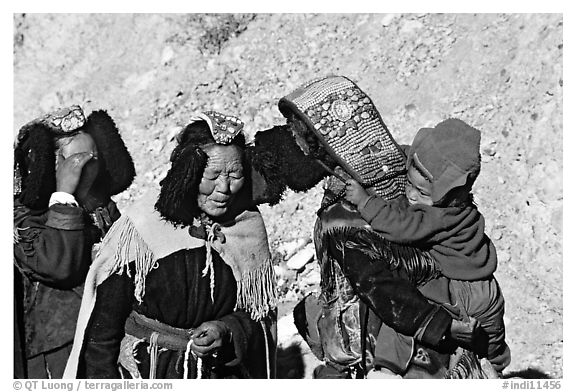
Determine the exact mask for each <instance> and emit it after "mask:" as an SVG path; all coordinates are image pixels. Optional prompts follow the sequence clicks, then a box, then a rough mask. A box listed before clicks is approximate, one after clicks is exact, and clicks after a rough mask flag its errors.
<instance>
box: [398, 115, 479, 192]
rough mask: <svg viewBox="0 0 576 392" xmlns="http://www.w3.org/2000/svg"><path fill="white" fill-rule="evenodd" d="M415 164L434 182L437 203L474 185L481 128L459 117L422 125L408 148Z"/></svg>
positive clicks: (433, 187)
mask: <svg viewBox="0 0 576 392" xmlns="http://www.w3.org/2000/svg"><path fill="white" fill-rule="evenodd" d="M411 164H414V165H415V166H417V168H418V169H419V170H420V172H422V173H423V174H425V177H427V179H428V180H429V181H430V182H431V184H432V195H431V197H432V201H433V202H434V203H437V202H439V201H441V200H442V198H444V196H445V195H446V194H447V193H448V192H449V191H450V190H452V189H454V188H457V187H461V186H468V187H470V189H472V185H473V184H474V181H475V180H476V178H477V177H478V174H479V173H480V131H479V130H477V129H476V128H473V127H471V126H470V125H468V124H466V123H465V122H464V121H462V120H458V119H455V118H449V119H447V120H444V121H442V122H440V123H438V124H437V125H436V126H435V127H434V128H422V129H420V130H419V131H418V133H417V134H416V137H415V138H414V142H413V143H412V146H411V147H410V149H409V151H408V162H407V166H408V167H410V165H411Z"/></svg>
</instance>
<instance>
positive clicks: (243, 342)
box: [219, 311, 276, 378]
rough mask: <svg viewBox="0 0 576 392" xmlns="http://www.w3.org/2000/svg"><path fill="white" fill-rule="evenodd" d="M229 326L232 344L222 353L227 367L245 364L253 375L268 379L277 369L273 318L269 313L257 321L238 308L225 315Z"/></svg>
mask: <svg viewBox="0 0 576 392" xmlns="http://www.w3.org/2000/svg"><path fill="white" fill-rule="evenodd" d="M220 320H221V321H223V322H224V323H226V325H227V326H228V328H229V329H230V337H231V339H230V344H229V345H228V346H227V347H224V348H223V350H222V351H221V352H220V353H219V357H220V360H221V361H223V362H224V363H225V364H226V366H236V365H238V364H240V363H244V365H245V366H246V367H247V369H248V371H249V372H250V376H251V378H267V377H272V376H273V374H272V373H270V374H267V372H274V369H275V362H274V361H275V346H276V343H275V342H276V337H275V336H274V333H273V327H272V325H275V323H274V321H273V319H272V318H271V317H270V316H268V317H266V318H264V319H263V320H262V321H260V322H258V321H254V320H252V319H251V318H250V315H249V314H248V313H246V312H244V311H236V312H233V313H231V314H228V315H226V316H224V317H222V318H220Z"/></svg>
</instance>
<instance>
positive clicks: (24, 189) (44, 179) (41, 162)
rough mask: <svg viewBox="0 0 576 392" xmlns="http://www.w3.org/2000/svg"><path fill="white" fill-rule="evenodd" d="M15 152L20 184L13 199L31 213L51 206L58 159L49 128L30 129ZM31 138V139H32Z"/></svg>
mask: <svg viewBox="0 0 576 392" xmlns="http://www.w3.org/2000/svg"><path fill="white" fill-rule="evenodd" d="M20 133H21V134H23V135H24V134H25V135H26V137H23V138H22V139H20V140H19V142H18V144H17V145H16V147H15V148H14V165H15V175H16V177H19V178H18V179H15V181H19V182H20V189H19V193H18V194H15V195H14V196H16V197H18V200H19V201H20V202H21V203H22V204H24V205H25V206H27V207H28V208H32V209H42V208H46V207H47V206H48V201H49V199H50V195H51V194H52V193H53V192H54V191H55V190H56V155H55V145H54V138H53V136H52V133H51V130H50V128H48V127H47V126H45V125H43V124H39V123H37V124H32V125H29V129H28V128H27V129H26V132H22V131H21V132H20ZM30 135H32V136H30Z"/></svg>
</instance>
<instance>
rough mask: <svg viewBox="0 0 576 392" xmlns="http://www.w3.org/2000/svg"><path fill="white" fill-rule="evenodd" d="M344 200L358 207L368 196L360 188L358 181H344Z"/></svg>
mask: <svg viewBox="0 0 576 392" xmlns="http://www.w3.org/2000/svg"><path fill="white" fill-rule="evenodd" d="M345 197H346V200H348V201H349V202H350V203H352V204H354V205H355V206H358V205H359V204H361V203H362V202H364V201H365V200H366V199H367V198H368V197H370V195H369V194H368V192H366V191H365V190H364V188H362V186H361V185H360V184H359V183H358V181H356V180H353V179H349V180H348V181H346V195H345Z"/></svg>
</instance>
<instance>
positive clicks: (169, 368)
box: [78, 247, 273, 378]
mask: <svg viewBox="0 0 576 392" xmlns="http://www.w3.org/2000/svg"><path fill="white" fill-rule="evenodd" d="M212 257H213V263H214V273H215V275H214V281H215V287H214V302H212V300H211V297H210V277H209V275H207V276H206V277H202V270H203V268H204V267H205V259H206V249H205V248H204V247H200V248H196V249H191V250H180V251H177V252H175V253H173V254H171V255H169V256H167V257H165V258H163V259H160V260H158V268H156V269H153V270H152V271H151V272H150V273H149V274H148V275H147V277H146V293H145V295H144V297H143V299H142V303H141V304H140V303H138V301H137V300H136V299H135V297H134V283H133V281H132V279H131V278H130V277H128V276H127V274H122V275H118V274H114V275H112V276H110V277H109V278H108V279H106V280H105V281H104V282H103V283H102V284H100V285H99V286H98V289H97V297H96V304H95V308H94V311H93V312H92V316H91V318H90V321H89V323H88V326H87V329H86V333H85V343H84V348H83V350H82V352H81V355H80V361H79V368H78V377H79V378H120V372H119V368H118V364H117V360H118V355H119V351H120V343H121V340H122V338H123V337H124V323H125V321H126V318H127V317H128V315H129V313H130V312H131V311H133V310H134V311H136V312H138V313H140V314H142V315H144V316H146V317H148V318H150V319H154V320H157V321H160V322H162V323H164V324H168V325H170V326H172V327H176V328H182V329H190V328H196V327H198V326H199V325H200V324H202V323H203V322H205V321H210V320H221V321H223V322H224V323H226V325H227V326H228V328H230V331H231V336H232V338H231V341H229V342H227V344H225V346H224V347H222V348H221V349H220V351H219V353H218V356H217V357H216V358H215V359H212V358H210V359H205V360H204V365H205V366H204V369H205V370H204V371H206V369H207V368H210V367H211V368H212V369H211V370H209V374H210V377H211V378H265V377H266V363H265V359H266V353H265V351H264V350H265V340H264V339H265V338H264V335H263V329H262V327H261V325H260V323H258V322H256V321H253V320H252V319H251V318H250V315H249V314H248V313H246V312H244V311H235V310H234V307H235V305H236V281H235V279H234V275H233V274H232V270H231V268H230V267H229V266H228V265H226V264H225V263H224V262H223V261H222V259H221V258H220V256H219V255H218V253H217V252H215V251H214V250H212ZM132 276H134V275H133V274H132ZM267 339H268V342H269V343H271V342H272V341H273V339H272V337H271V335H270V332H269V330H268V331H267ZM147 347H148V344H147V343H142V344H139V345H138V346H137V354H136V356H135V358H136V360H138V361H140V364H139V366H138V367H139V371H140V373H141V375H142V377H143V378H148V377H149V366H150V355H149V354H148V352H147ZM190 357H191V358H192V356H190ZM248 358H249V360H247V359H248ZM183 365H184V351H183V350H182V351H176V350H167V351H163V352H160V353H159V355H158V362H157V371H156V377H157V378H182V377H183V374H184V367H183ZM188 366H189V373H188V377H189V378H196V366H195V361H193V360H190V361H189V365H188ZM206 376H207V374H203V377H206Z"/></svg>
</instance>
